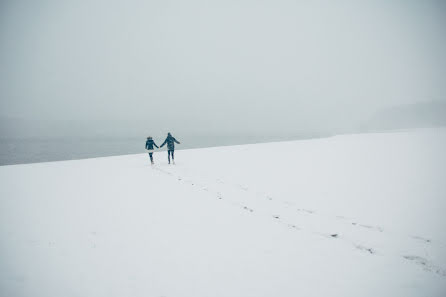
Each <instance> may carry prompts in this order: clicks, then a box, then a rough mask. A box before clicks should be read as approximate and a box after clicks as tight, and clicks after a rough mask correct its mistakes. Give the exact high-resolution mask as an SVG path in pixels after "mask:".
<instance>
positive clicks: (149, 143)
mask: <svg viewBox="0 0 446 297" xmlns="http://www.w3.org/2000/svg"><path fill="white" fill-rule="evenodd" d="M153 146H156V147H157V148H159V146H157V145H156V143H155V141H153V139H152V137H151V136H149V137H147V140H146V150H148V151H149V156H150V162H151V163H152V164H153V156H152V155H153Z"/></svg>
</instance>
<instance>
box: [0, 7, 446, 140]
mask: <svg viewBox="0 0 446 297" xmlns="http://www.w3.org/2000/svg"><path fill="white" fill-rule="evenodd" d="M444 2H445V1H441V0H438V1H410V0H401V1H389V0H385V1H384V0H383V1H354V0H352V1H291V0H290V1H286V0H277V1H246V0H236V1H232V0H224V1H205V0H203V1H200V0H190V1H180V0H177V1H99V0H88V1H74V0H73V1H38V0H36V1H13V0H11V1H2V2H1V4H0V9H1V12H0V64H1V67H0V116H1V117H8V118H20V119H27V120H51V121H55V122H57V121H70V122H72V123H79V127H82V131H85V132H86V133H88V131H86V130H85V126H91V127H92V128H94V125H95V123H97V122H100V121H102V122H105V123H108V124H107V125H108V126H109V128H110V129H115V128H116V129H121V130H122V132H123V133H125V131H127V130H133V131H163V132H164V131H168V130H172V131H188V130H189V131H199V132H204V133H206V132H209V131H220V132H227V133H230V132H231V131H245V132H247V133H251V132H252V133H253V132H256V133H259V132H260V133H261V132H262V131H268V133H269V132H274V131H286V132H288V131H289V132H292V131H318V130H325V131H328V130H330V129H338V128H343V127H350V126H354V125H357V124H358V123H359V122H360V121H361V120H362V119H364V118H367V117H369V116H371V114H373V112H374V111H376V110H377V109H379V108H382V107H385V106H391V105H396V104H405V103H413V102H420V101H428V100H445V99H446V96H445V94H446V83H445V82H446V60H445V54H444V53H446V26H445V25H446V24H445V20H446V5H445V4H444ZM10 128H11V129H14V127H10ZM49 129H50V130H51V129H55V130H57V129H58V127H57V126H54V125H53V126H52V127H51V128H49ZM144 133H145V132H144Z"/></svg>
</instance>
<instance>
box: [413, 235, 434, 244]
mask: <svg viewBox="0 0 446 297" xmlns="http://www.w3.org/2000/svg"><path fill="white" fill-rule="evenodd" d="M411 237H412V238H413V239H416V240H421V241H423V242H425V243H431V242H432V240H430V239H427V238H424V237H421V236H416V235H414V236H411Z"/></svg>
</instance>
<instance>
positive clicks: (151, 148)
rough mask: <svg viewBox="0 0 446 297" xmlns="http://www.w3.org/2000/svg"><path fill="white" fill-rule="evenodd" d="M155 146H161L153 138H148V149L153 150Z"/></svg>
mask: <svg viewBox="0 0 446 297" xmlns="http://www.w3.org/2000/svg"><path fill="white" fill-rule="evenodd" d="M153 146H156V147H157V148H159V146H157V145H156V143H155V141H153V139H147V141H146V150H153Z"/></svg>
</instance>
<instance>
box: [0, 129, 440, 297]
mask: <svg viewBox="0 0 446 297" xmlns="http://www.w3.org/2000/svg"><path fill="white" fill-rule="evenodd" d="M445 132H446V129H420V130H413V131H406V132H398V133H381V134H361V135H344V136H336V137H332V138H325V139H317V140H305V141H293V142H280V143H268V144H256V145H241V146H230V147H218V148H209V149H195V150H183V151H177V152H176V158H177V165H175V166H172V165H167V160H166V159H167V153H165V152H159V153H155V154H154V157H155V162H156V165H155V166H153V167H152V166H150V165H149V160H148V156H147V155H146V154H140V155H128V156H119V157H107V158H97V159H88V160H77V161H63V162H52V163H39V164H28V165H14V166H2V167H0V236H1V237H0V238H1V242H0V263H1V266H0V296H33V297H38V296H67V297H68V296H82V297H88V296H92V297H93V296H94V297H97V296H106V297H110V296H166V297H168V296H191V297H199V296H203V297H211V296H242V297H248V296H253V297H254V296H255V297H259V296H293V297H294V296H344V297H345V296H355V297H357V296H374V297H376V296H405V297H406V296H446V270H445V269H446V253H445V252H444V251H445V249H446V232H444V230H443V229H444V227H446V216H445V211H446V184H445V181H446V179H445V177H446V174H445V173H446V156H445V152H446V133H445Z"/></svg>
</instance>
